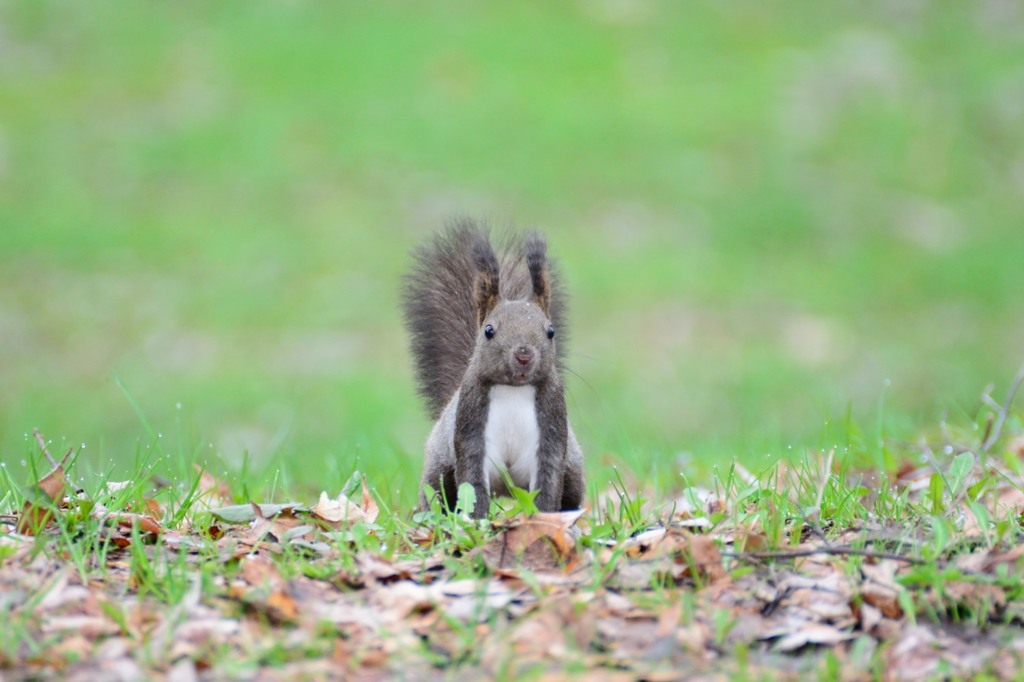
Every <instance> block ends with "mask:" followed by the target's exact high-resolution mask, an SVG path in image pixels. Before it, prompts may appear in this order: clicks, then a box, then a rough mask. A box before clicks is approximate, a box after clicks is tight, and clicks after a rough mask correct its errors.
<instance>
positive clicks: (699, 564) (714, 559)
mask: <svg viewBox="0 0 1024 682" xmlns="http://www.w3.org/2000/svg"><path fill="white" fill-rule="evenodd" d="M662 547H663V548H664V549H666V550H670V551H671V553H672V556H673V557H674V558H675V561H676V564H677V568H676V570H675V571H673V573H674V576H675V578H676V580H682V579H683V578H687V577H690V578H702V579H707V580H710V581H711V582H714V581H716V580H719V579H720V578H723V577H725V569H724V568H723V567H722V555H721V553H719V551H718V546H717V545H716V544H715V541H714V540H713V539H711V538H710V537H708V536H707V535H695V534H693V533H690V532H688V531H685V530H679V529H672V530H671V531H670V532H669V534H668V535H667V536H666V537H665V539H664V540H663V541H662V543H661V547H659V549H661V548H662Z"/></svg>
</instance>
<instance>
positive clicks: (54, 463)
mask: <svg viewBox="0 0 1024 682" xmlns="http://www.w3.org/2000/svg"><path fill="white" fill-rule="evenodd" d="M32 435H33V436H35V437H36V442H37V443H39V449H40V450H41V451H42V453H43V456H44V457H46V461H47V462H49V463H50V468H51V469H56V468H57V466H58V463H57V460H55V459H54V458H53V455H51V454H50V450H49V449H48V448H47V447H46V439H45V438H43V434H42V433H40V431H39V429H32Z"/></svg>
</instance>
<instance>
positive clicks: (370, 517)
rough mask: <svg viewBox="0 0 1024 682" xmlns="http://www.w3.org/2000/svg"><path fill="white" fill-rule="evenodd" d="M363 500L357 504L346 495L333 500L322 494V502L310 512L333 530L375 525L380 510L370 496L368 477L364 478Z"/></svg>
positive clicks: (339, 494)
mask: <svg viewBox="0 0 1024 682" xmlns="http://www.w3.org/2000/svg"><path fill="white" fill-rule="evenodd" d="M362 483H363V499H362V503H360V504H357V503H355V502H353V501H352V500H350V499H349V498H348V497H346V496H345V493H338V498H337V499H334V500H332V499H331V498H329V497H327V493H326V492H321V493H320V500H319V501H318V502H317V503H316V504H315V505H313V508H312V509H310V510H309V513H310V515H311V516H313V517H314V518H316V519H319V520H321V521H323V522H325V523H327V524H328V525H330V526H332V527H333V528H344V527H347V526H351V525H352V524H354V523H373V522H374V521H376V520H377V514H378V513H380V510H379V509H378V508H377V503H376V502H375V501H374V500H373V496H372V495H370V489H369V488H368V487H367V486H366V477H365V476H363V481H362Z"/></svg>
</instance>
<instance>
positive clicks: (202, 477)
mask: <svg viewBox="0 0 1024 682" xmlns="http://www.w3.org/2000/svg"><path fill="white" fill-rule="evenodd" d="M192 466H193V468H194V469H195V471H196V473H197V474H199V483H198V485H197V486H196V488H197V490H198V491H199V495H197V496H196V503H197V504H198V505H199V508H200V509H206V510H210V509H217V508H219V507H227V506H228V505H231V504H233V503H234V499H232V497H231V489H230V488H229V487H228V484H227V483H225V482H224V481H221V480H220V479H218V478H217V477H216V476H214V475H213V474H211V473H210V472H209V471H206V470H205V469H203V468H202V467H201V466H199V465H198V464H193V465H192Z"/></svg>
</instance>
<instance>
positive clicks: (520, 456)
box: [402, 220, 586, 518]
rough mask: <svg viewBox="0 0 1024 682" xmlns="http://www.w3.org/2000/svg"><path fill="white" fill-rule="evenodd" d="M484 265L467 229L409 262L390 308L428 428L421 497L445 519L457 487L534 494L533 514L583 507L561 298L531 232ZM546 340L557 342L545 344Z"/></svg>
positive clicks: (456, 228)
mask: <svg viewBox="0 0 1024 682" xmlns="http://www.w3.org/2000/svg"><path fill="white" fill-rule="evenodd" d="M507 241H508V243H507V244H505V245H504V248H503V249H501V250H500V256H499V255H498V254H496V253H495V250H494V248H493V247H492V246H491V242H490V239H489V238H488V236H487V234H486V232H485V231H483V230H481V228H479V227H478V226H477V225H476V224H475V223H474V222H473V221H471V220H459V221H456V222H454V223H452V224H451V225H449V226H448V228H447V229H446V230H444V231H442V232H441V233H439V234H437V235H435V236H434V237H433V239H431V240H429V241H428V242H426V243H425V244H423V245H422V246H420V247H419V248H418V249H417V250H415V251H414V252H413V259H414V264H413V267H412V271H411V273H410V274H409V275H408V276H407V277H406V278H405V281H404V288H403V292H402V301H403V308H404V314H405V324H406V328H407V329H408V332H409V336H410V344H411V347H412V355H413V358H414V361H415V365H416V377H417V382H418V385H419V392H420V394H421V395H422V396H423V398H424V399H425V400H426V403H427V409H428V411H429V413H430V417H431V418H432V419H435V420H436V423H435V424H434V428H433V430H432V431H431V432H430V436H429V438H428V439H427V444H426V460H425V463H424V468H423V480H422V484H421V488H420V507H421V508H425V507H426V505H427V498H426V486H428V485H429V486H430V487H431V488H432V489H433V490H435V491H437V492H438V494H440V495H441V499H442V500H443V501H444V502H445V504H446V505H447V507H448V509H449V510H453V509H454V508H455V504H456V498H457V496H458V488H459V485H460V484H462V483H465V482H468V483H471V484H472V485H473V489H474V491H475V493H476V506H475V508H474V509H473V516H474V517H476V518H482V517H484V516H486V515H487V512H488V510H489V508H490V499H491V496H492V495H502V494H508V490H507V488H506V485H505V480H506V476H508V477H509V478H510V479H511V481H512V483H513V484H514V485H515V486H516V487H518V488H524V489H527V490H530V491H534V490H539V492H538V493H537V496H536V498H535V503H536V505H537V508H538V509H540V510H541V511H559V510H562V509H577V508H579V507H580V506H581V505H582V504H583V496H584V494H585V490H586V488H585V485H584V481H583V452H582V450H581V449H580V446H579V443H578V442H577V440H576V436H575V435H574V434H573V431H572V428H571V427H570V426H569V420H568V416H567V413H566V407H565V388H564V385H563V382H562V360H563V356H564V352H565V351H564V348H565V344H564V339H565V336H566V334H565V295H564V293H563V292H562V289H561V287H560V283H559V278H558V273H557V269H556V268H554V266H553V265H552V264H550V263H548V260H547V243H546V242H545V240H544V238H543V237H542V236H541V235H539V234H538V233H536V232H531V233H529V234H528V235H526V236H525V238H523V237H512V238H510V239H509V240H507ZM556 336H557V339H558V340H557V341H556Z"/></svg>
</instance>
